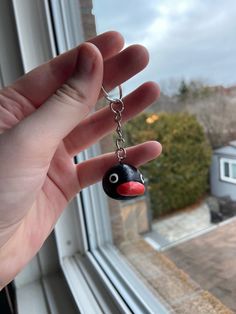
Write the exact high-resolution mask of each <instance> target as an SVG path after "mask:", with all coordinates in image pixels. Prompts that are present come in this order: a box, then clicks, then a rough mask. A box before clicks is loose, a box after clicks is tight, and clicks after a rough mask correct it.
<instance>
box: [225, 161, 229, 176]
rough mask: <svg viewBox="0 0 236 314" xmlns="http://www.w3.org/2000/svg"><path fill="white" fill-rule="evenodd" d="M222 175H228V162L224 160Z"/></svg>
mask: <svg viewBox="0 0 236 314" xmlns="http://www.w3.org/2000/svg"><path fill="white" fill-rule="evenodd" d="M224 176H225V177H229V163H228V162H224Z"/></svg>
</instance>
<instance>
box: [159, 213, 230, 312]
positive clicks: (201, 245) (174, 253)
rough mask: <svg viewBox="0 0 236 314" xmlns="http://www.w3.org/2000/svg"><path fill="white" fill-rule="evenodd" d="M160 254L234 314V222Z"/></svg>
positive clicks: (224, 224) (222, 225)
mask: <svg viewBox="0 0 236 314" xmlns="http://www.w3.org/2000/svg"><path fill="white" fill-rule="evenodd" d="M163 253H164V254H165V255H166V256H168V257H169V258H170V259H171V260H172V261H173V262H174V263H175V264H176V265H177V267H179V268H181V269H182V270H183V271H184V272H186V273H187V274H189V275H190V277H191V278H192V279H193V280H195V281H196V282H197V283H198V284H200V286H201V287H202V289H205V290H208V291H209V292H211V293H212V294H213V295H215V296H216V297H217V298H218V299H220V300H221V301H222V302H223V303H224V304H225V305H226V306H228V307H229V308H231V309H232V310H233V311H234V312H235V313H236V218H233V219H232V220H231V221H228V222H227V223H223V224H221V225H220V226H218V227H217V228H215V229H214V230H212V231H210V232H208V233H205V234H203V235H201V236H198V237H196V238H194V239H191V240H189V241H186V242H184V243H181V244H179V245H177V246H175V247H172V248H170V249H168V250H166V251H164V252H163Z"/></svg>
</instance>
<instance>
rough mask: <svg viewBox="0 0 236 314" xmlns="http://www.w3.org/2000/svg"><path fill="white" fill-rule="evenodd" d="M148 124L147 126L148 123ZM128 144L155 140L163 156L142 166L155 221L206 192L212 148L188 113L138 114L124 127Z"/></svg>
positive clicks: (193, 118)
mask: <svg viewBox="0 0 236 314" xmlns="http://www.w3.org/2000/svg"><path fill="white" fill-rule="evenodd" d="M148 122H149V123H148ZM125 130H126V136H127V142H128V144H129V145H135V144H137V143H140V142H144V141H146V140H158V141H159V142H160V143H161V144H162V148H163V150H162V154H161V156H160V157H159V158H157V159H156V160H154V161H152V162H150V163H148V164H146V165H145V166H143V169H142V171H143V172H144V174H145V175H146V177H147V178H148V180H149V191H150V198H151V204H152V210H153V213H154V216H155V217H158V216H160V215H163V214H167V213H170V212H172V211H173V210H177V209H180V208H184V207H186V206H188V205H191V204H193V203H195V202H196V201H197V200H199V198H201V197H202V196H203V195H204V194H205V192H206V191H207V190H208V171H209V166H210V162H211V147H210V145H209V143H208V142H207V139H206V137H205V134H204V131H203V129H202V127H201V125H200V124H199V123H198V121H197V120H196V118H195V117H194V116H192V115H189V114H187V113H160V114H152V115H151V116H150V115H148V114H145V113H143V114H141V115H139V116H138V117H137V118H136V119H133V120H132V121H131V122H129V123H128V124H127V125H126V127H125Z"/></svg>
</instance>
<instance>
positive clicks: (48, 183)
mask: <svg viewBox="0 0 236 314" xmlns="http://www.w3.org/2000/svg"><path fill="white" fill-rule="evenodd" d="M92 42H93V43H94V44H95V45H96V46H97V47H98V48H99V50H100V52H101V55H102V56H101V55H100V54H99V52H98V50H97V49H95V47H94V46H92V45H88V44H87V45H84V47H85V48H82V49H83V50H86V54H85V53H84V54H85V55H86V58H93V67H92V68H91V69H92V70H91V69H90V72H91V71H92V73H90V74H89V75H90V76H88V74H86V75H85V74H84V71H88V66H87V69H86V65H85V66H84V63H85V64H86V60H85V59H83V58H84V57H83V56H82V57H80V54H81V53H79V57H80V59H81V61H80V59H79V57H78V49H74V50H71V51H70V52H68V53H67V54H66V55H64V56H60V57H58V58H56V59H54V60H53V61H52V62H51V63H47V64H45V65H42V66H41V67H39V68H38V69H36V70H34V71H32V72H30V73H29V74H27V75H26V76H25V77H23V78H21V79H20V80H18V81H16V82H15V83H14V85H12V87H11V88H6V89H4V90H3V91H2V92H0V117H1V118H0V131H1V134H0V147H1V151H0V203H1V208H0V288H1V286H4V285H5V284H6V283H7V282H9V281H10V280H11V279H13V278H14V276H15V275H16V274H17V273H18V272H19V271H20V270H21V269H22V268H23V267H24V265H25V264H26V263H27V262H28V261H29V260H30V259H31V258H32V256H34V255H35V254H36V252H37V251H38V250H39V248H40V247H41V246H42V244H43V242H44V241H45V239H46V238H47V236H48V235H49V233H50V232H51V230H52V229H53V227H54V225H55V223H56V221H57V219H58V217H59V215H60V214H61V212H62V210H63V209H64V208H65V207H66V205H67V203H68V201H69V200H70V199H72V198H73V197H74V196H75V195H76V193H78V192H79V191H80V190H81V189H82V188H84V187H86V186H89V185H91V184H93V183H95V182H97V181H99V180H100V179H101V177H102V175H103V174H104V172H105V171H106V169H107V168H108V167H110V166H111V165H112V164H113V163H114V162H115V160H114V155H113V154H107V155H103V156H100V157H96V158H93V159H92V160H89V161H85V162H83V163H81V164H80V165H75V164H74V162H73V157H74V156H75V155H76V154H78V153H79V152H80V151H82V150H84V149H86V148H88V147H89V146H90V145H92V144H93V143H95V142H96V141H98V140H99V139H100V138H102V137H103V136H104V135H106V134H107V133H109V132H110V131H111V130H112V129H113V128H114V122H113V121H112V119H111V118H110V111H109V108H104V109H101V110H100V111H98V112H95V113H93V114H91V115H89V110H91V108H92V107H93V106H94V105H95V103H96V101H97V99H98V96H99V92H100V89H101V83H102V79H103V82H104V85H105V86H106V87H107V88H108V87H109V88H113V87H114V86H116V85H118V84H120V83H122V82H123V81H125V80H127V79H128V78H129V77H131V76H133V75H134V74H136V73H137V72H139V71H140V70H141V69H142V68H143V67H145V66H146V64H147V61H148V58H147V53H146V51H145V50H144V49H143V48H142V47H140V46H133V47H132V46H131V47H129V48H127V49H126V50H124V51H123V52H120V53H119V51H120V49H121V48H122V45H123V41H122V39H121V37H120V35H118V34H117V33H114V32H108V33H105V34H103V35H101V36H98V37H96V38H95V39H93V40H92ZM80 50H81V49H80ZM82 55H83V54H82ZM89 55H90V57H89ZM102 57H103V60H102ZM103 62H104V73H103ZM127 64H128V66H127ZM77 67H78V69H77ZM80 68H81V69H82V70H83V71H82V70H80ZM75 69H77V70H75ZM113 73H116V74H117V75H116V76H114V75H113ZM157 96H158V89H157V86H156V85H155V84H153V83H146V84H144V85H143V86H141V87H140V88H139V89H137V90H136V91H134V92H133V93H131V94H130V95H128V96H127V97H125V99H124V102H125V104H126V110H125V112H124V115H123V120H127V119H129V118H131V117H132V116H134V115H135V114H137V113H138V112H140V111H141V110H143V109H144V108H145V107H146V106H148V105H149V104H150V103H152V102H153V101H154V100H155V99H156V98H157ZM133 103H135V106H132V104H133ZM12 152H13V153H12ZM159 153H160V145H158V144H157V143H153V142H151V143H146V144H143V145H139V146H138V147H136V148H131V149H130V150H129V153H128V158H127V161H128V162H129V159H130V160H132V163H133V164H134V165H136V166H138V165H140V164H142V163H144V162H146V161H148V160H150V159H153V158H155V157H156V156H157V155H158V154H159ZM12 257H14V258H12Z"/></svg>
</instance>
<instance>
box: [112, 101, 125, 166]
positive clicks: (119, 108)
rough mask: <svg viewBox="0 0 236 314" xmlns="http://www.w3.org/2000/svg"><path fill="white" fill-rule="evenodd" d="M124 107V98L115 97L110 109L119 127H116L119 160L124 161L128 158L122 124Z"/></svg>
mask: <svg viewBox="0 0 236 314" xmlns="http://www.w3.org/2000/svg"><path fill="white" fill-rule="evenodd" d="M124 108H125V106H124V102H123V100H122V99H114V100H113V101H111V102H110V109H111V111H112V112H113V113H114V120H115V122H116V124H117V127H116V133H117V138H116V152H115V154H116V157H117V159H118V160H119V162H122V161H123V160H124V159H125V158H126V149H125V139H124V136H123V131H122V125H121V121H122V115H121V113H122V112H123V110H124Z"/></svg>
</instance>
